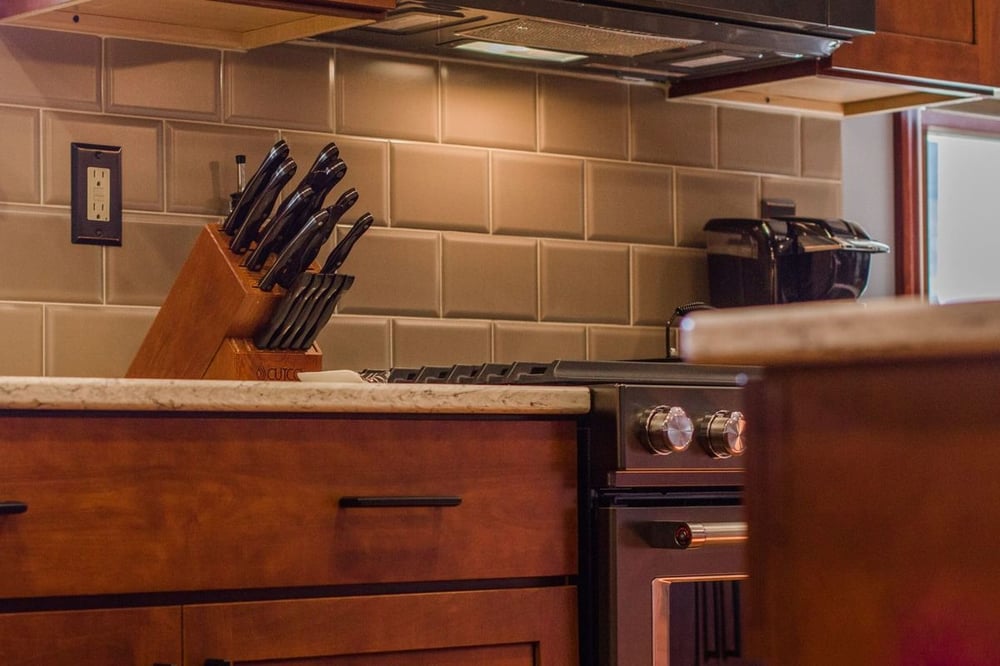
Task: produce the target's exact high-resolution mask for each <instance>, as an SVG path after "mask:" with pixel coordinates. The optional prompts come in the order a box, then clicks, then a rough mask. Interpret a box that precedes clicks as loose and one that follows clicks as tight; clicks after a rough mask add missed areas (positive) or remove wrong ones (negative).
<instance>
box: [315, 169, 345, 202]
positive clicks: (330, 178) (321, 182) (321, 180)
mask: <svg viewBox="0 0 1000 666" xmlns="http://www.w3.org/2000/svg"><path fill="white" fill-rule="evenodd" d="M346 174H347V163H346V162H344V160H337V161H336V162H334V163H333V164H331V165H330V166H328V167H327V168H326V169H324V170H323V171H314V172H312V173H311V174H309V185H310V186H311V187H312V188H313V190H315V191H316V204H315V208H314V210H313V212H316V211H317V210H319V209H320V208H322V207H323V202H324V201H325V200H326V195H328V194H329V193H330V191H331V190H332V189H333V188H334V187H336V186H337V184H338V183H339V182H340V181H341V180H343V179H344V176H345V175H346Z"/></svg>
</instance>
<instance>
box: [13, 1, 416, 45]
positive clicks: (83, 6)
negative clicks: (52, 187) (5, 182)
mask: <svg viewBox="0 0 1000 666" xmlns="http://www.w3.org/2000/svg"><path fill="white" fill-rule="evenodd" d="M395 4H396V2H395V0H156V1H155V2H151V1H150V0H4V2H2V3H0V23H3V24H7V25H24V26H33V27H40V28H53V29H57V30H74V31H78V32H88V33H93V34H101V35H111V36H115V37H134V38H138V39H150V40H157V41H168V42H177V43H183V44H197V45H201V46H214V47H218V48H229V49H251V48H256V47H258V46H266V45H268V44H277V43H281V42H287V41H290V40H293V39H298V38H301V37H311V36H313V35H317V34H320V33H324V32H333V31H335V30H344V29H346V28H353V27H355V26H359V25H365V24H367V23H371V22H372V21H375V20H377V19H378V18H380V17H382V16H383V15H384V13H385V11H386V10H387V9H389V8H391V7H394V6H395Z"/></svg>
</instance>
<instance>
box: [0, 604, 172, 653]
mask: <svg viewBox="0 0 1000 666" xmlns="http://www.w3.org/2000/svg"><path fill="white" fill-rule="evenodd" d="M0 663H2V664H3V666H42V665H44V666H153V665H154V664H163V665H166V664H176V665H177V666H180V664H181V609H180V607H179V606H176V607H156V608H124V609H114V610H81V611H45V612H36V613H9V614H8V613H0Z"/></svg>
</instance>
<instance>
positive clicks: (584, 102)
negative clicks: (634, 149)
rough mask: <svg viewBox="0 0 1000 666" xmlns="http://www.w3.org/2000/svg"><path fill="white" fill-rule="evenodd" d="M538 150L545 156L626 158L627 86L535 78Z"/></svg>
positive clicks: (579, 80)
mask: <svg viewBox="0 0 1000 666" xmlns="http://www.w3.org/2000/svg"><path fill="white" fill-rule="evenodd" d="M539 84H540V87H539V103H540V105H541V108H540V119H541V120H540V122H541V125H540V127H539V129H540V147H541V150H542V151H543V152H546V153H565V154H569V155H581V156H588V157H608V158H612V159H627V158H628V86H627V85H626V84H624V83H616V82H608V81H597V80H592V79H582V78H574V77H569V76H552V75H547V74H546V75H541V76H540V77H539Z"/></svg>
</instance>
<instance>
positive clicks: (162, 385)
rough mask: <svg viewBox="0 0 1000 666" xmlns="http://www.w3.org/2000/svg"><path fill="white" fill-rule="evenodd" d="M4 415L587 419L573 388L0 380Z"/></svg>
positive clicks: (585, 403) (580, 391)
mask: <svg viewBox="0 0 1000 666" xmlns="http://www.w3.org/2000/svg"><path fill="white" fill-rule="evenodd" d="M0 409H3V410H80V411H108V410H111V411H158V412H185V411H199V412H200V411H207V412H290V413H294V412H299V413H366V414H376V413H378V414H536V415H539V414H541V415H557V414H585V413H586V412H587V411H588V410H589V409H590V391H589V390H588V389H587V388H585V387H572V386H493V385H448V384H436V385H435V384H369V383H324V382H251V381H223V380H205V379H202V380H169V379H93V378H71V377H0Z"/></svg>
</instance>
